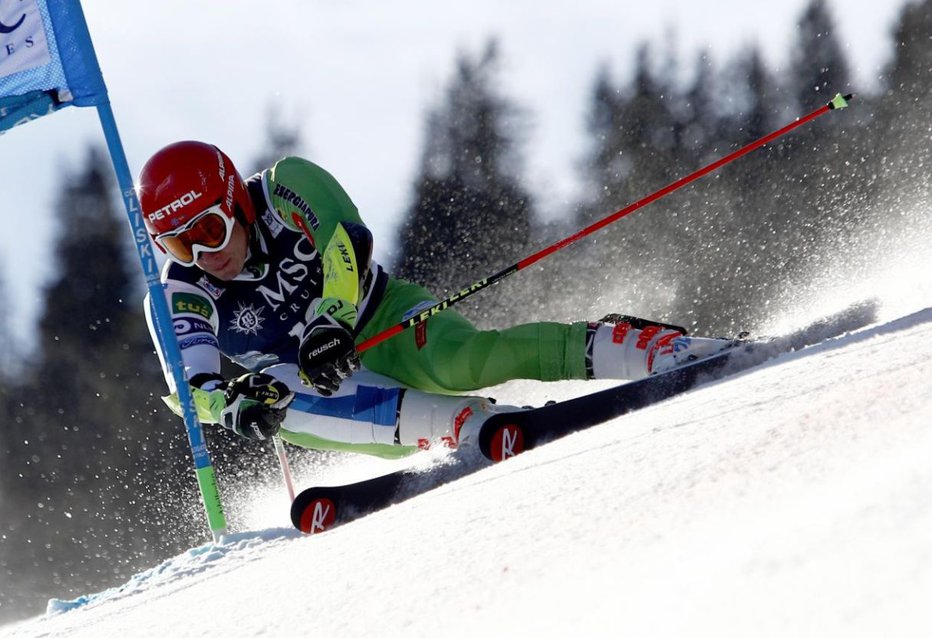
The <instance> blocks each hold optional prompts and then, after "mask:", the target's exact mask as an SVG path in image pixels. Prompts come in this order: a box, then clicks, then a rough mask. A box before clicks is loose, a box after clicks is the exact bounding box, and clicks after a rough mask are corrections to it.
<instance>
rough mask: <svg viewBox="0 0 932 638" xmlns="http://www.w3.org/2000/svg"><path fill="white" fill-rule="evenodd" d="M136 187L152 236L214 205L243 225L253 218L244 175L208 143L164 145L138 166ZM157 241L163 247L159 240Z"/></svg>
mask: <svg viewBox="0 0 932 638" xmlns="http://www.w3.org/2000/svg"><path fill="white" fill-rule="evenodd" d="M136 188H137V192H138V195H139V205H140V207H141V208H142V214H143V221H144V223H145V225H146V229H147V230H148V231H149V234H150V235H151V236H152V238H153V239H154V240H155V239H156V238H157V237H158V236H159V235H161V234H162V233H169V232H171V231H176V230H177V229H179V228H181V227H183V226H184V225H185V224H188V223H189V222H190V221H191V220H192V219H194V218H195V217H197V216H198V215H200V214H202V213H203V212H204V211H206V210H207V209H209V208H212V207H215V208H219V210H220V211H222V213H223V214H224V215H225V216H226V217H227V218H228V219H230V220H234V219H239V221H240V222H242V223H243V224H245V225H247V226H248V225H250V224H252V223H253V222H254V221H255V219H256V213H255V209H254V208H253V205H252V202H251V201H250V199H249V193H248V192H247V191H246V185H245V184H244V183H243V178H242V177H241V176H240V174H239V173H237V172H236V167H235V166H233V162H232V161H231V160H230V158H229V157H227V156H226V154H224V153H223V152H222V151H221V150H220V149H218V148H217V147H216V146H214V145H212V144H205V143H204V142H194V141H185V142H175V143H174V144H169V145H168V146H166V147H164V148H162V149H161V150H159V151H158V152H156V153H155V155H153V156H152V157H150V158H149V161H147V162H146V163H145V165H144V166H143V167H142V171H140V173H139V180H138V183H137V186H136ZM156 245H158V246H159V248H161V249H162V250H163V251H164V250H165V248H164V246H162V244H161V243H160V242H159V241H156Z"/></svg>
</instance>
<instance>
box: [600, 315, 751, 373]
mask: <svg viewBox="0 0 932 638" xmlns="http://www.w3.org/2000/svg"><path fill="white" fill-rule="evenodd" d="M737 343H738V341H735V340H733V339H712V338H707V337H687V336H685V335H684V334H683V333H682V332H680V331H678V330H673V329H670V328H667V327H663V326H646V327H644V328H641V329H638V328H634V327H633V326H631V324H629V323H619V324H615V325H612V324H604V323H602V324H593V326H592V328H590V332H589V343H588V344H587V350H586V357H587V362H586V363H587V366H589V370H590V374H591V377H592V378H593V379H630V380H634V379H642V378H644V377H646V376H649V375H651V374H658V373H660V372H665V371H667V370H671V369H672V368H674V367H676V366H678V365H682V364H684V363H688V362H690V361H696V360H698V359H702V358H705V357H708V356H710V355H713V354H715V353H717V352H721V351H722V350H725V349H727V348H730V347H732V346H734V345H735V344H737Z"/></svg>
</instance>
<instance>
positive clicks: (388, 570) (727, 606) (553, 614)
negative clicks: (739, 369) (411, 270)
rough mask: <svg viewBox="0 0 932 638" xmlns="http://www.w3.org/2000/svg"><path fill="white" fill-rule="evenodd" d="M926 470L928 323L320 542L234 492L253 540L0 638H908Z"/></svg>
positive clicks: (457, 487)
mask: <svg viewBox="0 0 932 638" xmlns="http://www.w3.org/2000/svg"><path fill="white" fill-rule="evenodd" d="M592 387H593V386H584V385H582V384H560V385H559V386H549V387H547V386H544V385H542V384H531V383H519V384H511V385H509V386H507V387H505V388H503V389H502V392H503V393H504V394H506V395H507V394H508V393H511V394H512V395H514V397H515V399H514V400H520V399H517V398H516V397H517V396H521V397H524V400H525V401H527V400H533V401H534V402H535V403H537V402H539V401H540V400H542V399H545V398H550V397H552V396H555V395H558V394H560V393H562V395H564V396H567V395H573V394H581V393H583V392H584V391H586V390H588V389H592ZM529 395H530V396H529ZM930 459H932V309H927V310H920V311H918V312H913V313H907V314H905V315H903V316H900V317H899V318H894V319H892V320H890V319H886V320H883V321H881V322H879V323H876V324H874V325H872V326H868V327H866V328H863V329H861V330H858V331H855V332H852V333H848V334H845V335H843V336H841V337H838V338H835V339H832V340H829V341H827V342H824V343H822V344H819V345H817V346H813V347H810V348H806V349H804V350H802V351H799V352H795V353H791V354H787V355H784V356H781V357H779V358H777V359H775V360H773V361H771V362H769V363H767V364H765V365H763V366H760V367H758V368H755V369H753V370H751V371H749V372H746V373H743V374H740V375H738V376H734V377H731V378H729V379H726V380H723V381H720V382H716V383H712V384H709V385H706V386H703V387H701V388H699V389H697V390H694V391H692V392H690V393H688V394H686V395H683V396H680V397H678V398H675V399H672V400H669V401H666V402H664V403H662V404H660V405H657V406H654V407H652V408H648V409H645V410H643V411H640V412H637V413H634V414H631V415H628V416H625V417H622V418H620V419H617V420H616V421H613V422H610V423H607V424H605V425H601V426H598V427H595V428H592V429H590V430H588V431H585V432H582V433H579V434H575V435H572V436H569V437H566V438H564V439H561V440H559V441H555V442H553V443H550V444H548V445H545V446H543V447H541V448H538V449H536V450H532V451H529V452H527V453H526V454H524V455H521V456H519V457H517V458H515V459H512V460H509V461H507V462H505V463H502V464H500V465H497V466H489V467H484V468H480V469H477V471H475V472H473V473H471V474H469V475H467V476H465V477H464V478H461V479H460V480H457V481H454V482H452V483H449V484H447V485H444V486H442V487H440V488H438V489H435V490H432V491H427V492H424V493H423V494H421V495H419V496H416V497H414V498H412V499H410V500H407V501H405V502H403V503H400V504H398V505H395V506H393V507H391V508H389V509H387V510H384V511H382V512H379V513H376V514H372V515H370V516H368V517H366V518H363V519H361V520H358V521H356V522H353V523H350V524H348V525H345V526H343V527H340V528H337V529H334V530H332V531H329V532H327V533H325V534H320V535H316V536H303V535H301V534H299V533H298V532H296V531H294V530H292V529H291V528H290V525H289V523H288V518H287V516H288V506H287V500H286V499H285V497H284V496H283V494H282V493H280V492H278V493H272V494H269V493H267V492H263V493H261V494H256V495H254V496H253V497H252V498H253V500H254V501H255V502H254V507H255V510H256V516H255V517H254V518H255V529H254V531H242V532H239V533H236V534H231V535H230V536H228V537H226V538H224V539H223V540H222V541H221V542H220V543H208V544H205V545H203V546H201V547H197V548H194V549H192V550H190V551H188V552H187V553H185V554H182V555H180V556H177V557H175V558H173V559H171V560H169V561H166V562H165V563H163V564H162V565H158V566H155V567H153V568H152V569H151V570H149V571H146V572H143V573H140V574H138V575H137V576H136V577H134V578H133V579H132V580H131V581H130V582H128V583H126V584H125V585H124V586H123V587H120V588H116V589H113V590H110V591H106V592H100V593H96V594H88V596H86V597H84V598H81V599H77V600H74V601H50V603H49V611H48V613H47V614H46V615H44V616H42V617H39V618H35V619H31V620H28V621H25V622H22V623H19V624H17V625H10V626H6V627H4V628H2V629H0V636H4V637H12V636H16V637H26V636H69V637H75V638H77V637H82V636H87V637H94V638H106V637H110V636H113V637H117V636H127V635H129V636H133V637H134V638H141V637H143V636H159V637H162V636H174V637H179V636H199V635H205V634H215V635H228V636H260V635H262V636H304V635H308V636H310V635H313V636H386V635H399V636H401V635H403V636H469V637H470V638H475V637H476V636H522V635H523V636H530V635H548V636H550V635H554V636H561V635H565V636H569V635H574V636H621V635H631V636H638V635H640V636H673V635H676V636H698V635H703V636H713V635H714V636H880V635H886V636H927V635H929V631H930V628H932V605H930V604H929V600H930V599H932V462H930ZM353 462H354V461H348V463H349V464H352V463H353ZM435 462H436V461H435ZM359 463H360V467H362V466H363V465H365V466H366V467H367V468H368V469H370V470H372V473H380V472H386V471H390V470H391V469H395V467H397V466H395V465H390V464H388V465H386V464H384V462H381V461H379V462H377V463H376V461H374V460H373V461H359ZM357 469H358V468H357ZM317 478H318V479H320V478H321V477H317ZM325 478H326V477H325ZM305 482H306V481H305ZM299 487H307V485H306V484H302V485H299Z"/></svg>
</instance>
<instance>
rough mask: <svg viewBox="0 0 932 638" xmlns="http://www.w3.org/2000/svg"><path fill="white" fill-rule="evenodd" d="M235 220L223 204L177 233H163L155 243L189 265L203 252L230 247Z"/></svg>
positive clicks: (196, 218) (199, 216) (211, 209)
mask: <svg viewBox="0 0 932 638" xmlns="http://www.w3.org/2000/svg"><path fill="white" fill-rule="evenodd" d="M232 230H233V220H232V219H231V218H229V217H227V216H226V214H224V212H223V209H221V208H220V205H219V204H218V205H217V206H213V207H211V208H208V209H207V210H205V211H204V212H203V213H201V214H200V215H198V216H196V217H194V218H193V219H192V220H191V221H189V222H188V223H187V224H185V225H184V226H182V227H181V228H179V229H177V230H171V231H169V232H167V233H162V234H161V235H158V236H157V237H156V238H155V241H157V242H158V244H159V245H160V246H161V247H162V248H164V249H165V250H166V252H168V254H169V255H170V256H171V257H173V258H174V259H175V261H178V262H180V263H182V264H184V265H185V266H191V265H193V264H194V262H195V261H197V255H198V253H201V252H206V253H213V252H217V251H219V250H223V249H224V248H226V245H227V244H228V243H229V241H230V236H231V235H232V234H233V233H232Z"/></svg>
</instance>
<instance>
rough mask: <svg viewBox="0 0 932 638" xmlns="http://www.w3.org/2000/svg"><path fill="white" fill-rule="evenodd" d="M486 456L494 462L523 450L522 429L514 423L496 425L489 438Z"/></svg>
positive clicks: (506, 458)
mask: <svg viewBox="0 0 932 638" xmlns="http://www.w3.org/2000/svg"><path fill="white" fill-rule="evenodd" d="M488 452H489V453H488V454H487V455H486V456H488V458H489V459H490V460H492V461H495V462H496V463H500V462H501V461H505V460H508V459H510V458H511V457H513V456H517V455H518V454H521V453H522V452H524V430H522V429H521V427H520V426H519V425H517V424H515V423H505V424H503V425H500V426H498V427H497V428H496V429H495V431H494V432H492V436H491V438H490V439H489V449H488Z"/></svg>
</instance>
